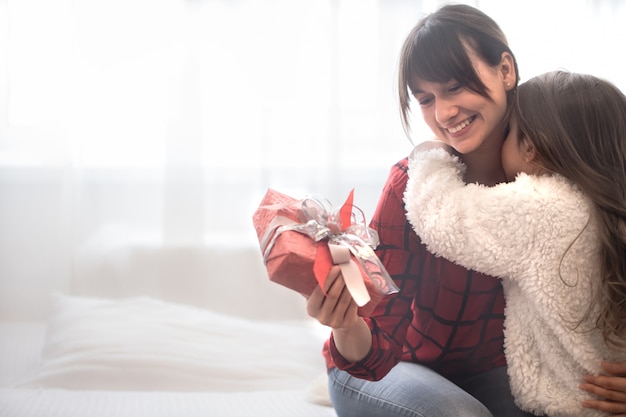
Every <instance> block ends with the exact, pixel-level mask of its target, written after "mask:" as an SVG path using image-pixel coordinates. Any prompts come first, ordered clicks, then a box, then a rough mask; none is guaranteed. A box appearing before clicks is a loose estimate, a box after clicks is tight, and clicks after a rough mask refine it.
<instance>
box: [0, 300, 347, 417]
mask: <svg viewBox="0 0 626 417" xmlns="http://www.w3.org/2000/svg"><path fill="white" fill-rule="evenodd" d="M73 301H75V300H72V302H73ZM144 301H145V300H144ZM92 306H93V305H92ZM73 307H76V305H75V304H73ZM100 307H101V306H99V308H100ZM171 307H172V308H173V309H174V310H171V311H169V314H170V318H172V313H173V312H174V311H175V310H176V309H177V308H178V307H176V306H171ZM180 311H183V312H184V314H188V313H189V311H187V307H182V310H179V313H180ZM64 312H65V313H67V311H66V310H64ZM78 312H79V311H74V313H78ZM81 314H82V313H81ZM200 314H201V315H202V314H203V313H202V312H201V313H200ZM83 317H87V318H88V315H86V316H83ZM202 317H203V318H204V319H206V318H207V317H212V315H211V314H208V315H206V316H204V315H203V316H202ZM216 317H217V316H216ZM98 318H99V319H101V318H102V316H98ZM56 319H57V321H56V324H54V325H51V324H50V323H39V322H37V323H34V322H2V323H0V416H1V417H85V416H90V417H100V416H102V417H105V416H106V417H121V416H129V417H143V416H145V417H159V416H184V417H193V416H203V417H206V416H215V417H239V416H241V417H243V416H246V417H247V416H267V417H282V416H284V417H287V416H289V417H294V416H295V417H308V416H310V417H317V416H319V417H335V416H336V414H335V412H334V410H333V409H332V408H331V407H329V406H327V405H323V403H325V402H326V401H327V399H326V397H325V395H324V393H322V394H320V393H319V390H320V387H322V389H323V383H321V384H320V382H321V381H323V367H321V366H319V365H320V364H321V363H322V362H323V361H321V352H320V353H319V355H320V356H319V357H317V356H316V357H314V358H313V357H311V356H310V354H311V352H314V351H315V352H319V349H321V344H320V340H321V335H318V336H315V334H314V333H311V332H308V331H307V332H299V333H294V334H292V335H285V337H289V336H291V339H290V342H289V343H287V344H284V345H282V344H281V345H279V346H285V350H284V351H281V350H280V349H277V350H274V352H273V354H275V355H276V357H283V359H284V361H285V362H284V363H283V364H282V365H281V366H286V365H288V364H289V361H294V366H295V365H297V367H298V368H297V369H298V371H297V372H295V373H294V374H293V375H290V378H287V379H285V381H284V382H285V383H284V384H280V383H279V382H280V381H276V380H268V381H270V382H271V383H270V384H268V385H267V386H264V385H263V384H261V383H259V381H257V383H255V384H250V383H249V381H246V380H245V373H240V375H241V376H242V379H241V387H242V389H241V390H239V391H238V390H237V389H236V387H235V386H234V385H233V383H234V382H233V381H235V379H231V381H230V382H229V384H230V385H229V386H228V387H225V388H224V389H219V387H217V386H216V385H212V388H211V389H208V390H203V389H200V388H198V386H193V384H196V385H197V380H193V384H192V385H190V386H189V387H187V388H193V389H189V390H185V389H167V390H163V389H161V388H167V387H168V386H169V385H168V382H167V381H165V382H162V383H159V382H158V381H156V382H155V384H154V385H153V387H151V388H150V389H141V388H142V387H141V385H137V384H141V383H140V382H137V381H141V380H140V379H136V380H135V381H134V382H133V383H129V385H128V387H126V388H129V389H120V387H119V386H117V387H109V388H107V389H100V387H99V384H100V383H101V381H100V380H99V379H98V378H97V377H98V372H94V374H93V377H92V378H90V377H89V375H88V374H86V373H84V372H74V371H75V370H76V369H78V370H79V371H80V370H81V369H82V370H83V371H84V369H86V368H84V366H85V363H86V362H88V361H90V360H92V357H91V356H89V355H90V354H91V353H89V354H87V355H85V354H84V353H85V352H82V351H81V352H80V353H81V355H79V356H78V358H79V359H76V356H75V354H76V352H75V351H72V352H71V355H70V356H67V355H66V354H67V348H66V349H65V350H63V349H61V350H59V349H58V348H59V345H58V343H57V345H56V347H55V348H54V349H53V348H52V347H51V346H52V344H51V342H52V340H56V342H59V337H62V341H65V342H67V343H66V347H67V346H73V345H72V344H75V342H76V340H73V339H72V337H74V336H77V337H79V338H83V339H84V340H89V339H90V336H89V335H88V334H75V333H76V332H75V330H76V329H77V328H78V327H79V326H78V325H79V324H78V323H72V322H71V321H70V322H69V325H68V323H67V322H63V320H61V323H62V324H63V326H62V327H61V328H58V326H59V317H58V316H57V317H56ZM222 319H223V317H222ZM64 320H66V321H67V320H68V317H67V316H65V319H64ZM131 322H132V321H131ZM222 322H223V320H222ZM85 324H88V325H90V323H89V322H87V323H85V322H84V321H81V323H80V325H81V326H83V330H85V329H88V327H89V326H87V327H84V325H85ZM203 324H207V323H206V322H203ZM228 324H229V326H230V332H231V333H230V336H228V335H226V338H225V339H223V340H221V341H220V340H219V339H216V340H215V342H216V343H217V344H220V343H221V346H225V347H228V346H231V347H232V346H233V345H232V343H234V342H236V340H235V339H233V338H232V336H233V334H237V332H238V330H243V331H250V329H251V328H250V327H249V326H255V323H254V322H251V321H247V320H239V319H236V318H233V320H231V321H228ZM275 324H276V326H275V327H273V325H272V322H264V323H259V326H255V327H256V334H255V338H256V339H257V340H258V346H261V347H262V346H263V344H264V343H267V341H268V340H265V339H264V335H267V336H268V337H270V338H271V337H274V338H275V337H277V333H276V331H279V332H280V331H284V330H285V329H286V328H287V327H289V326H291V324H288V323H287V324H286V323H275ZM54 326H57V328H56V329H55V327H54ZM72 326H74V327H72ZM77 326H78V327H77ZM233 326H235V327H233ZM236 326H240V328H239V329H238V328H236ZM122 327H123V326H122ZM100 330H101V329H100ZM221 331H222V332H223V331H224V328H222V329H221ZM46 332H47V333H46ZM64 332H65V333H64ZM68 332H69V333H70V334H68ZM219 333H220V329H216V332H215V333H214V334H213V337H217V336H216V335H217V334H219ZM181 334H183V333H181ZM112 335H114V336H115V335H116V334H115V333H112ZM55 337H56V339H54V338H55ZM99 337H100V338H101V339H100V340H98V341H94V340H93V339H92V340H91V342H97V343H100V342H102V343H105V344H106V343H107V341H106V335H103V334H100V336H99ZM128 340H132V339H128ZM229 344H231V345H229ZM266 346H268V345H266ZM299 346H300V348H302V356H301V357H300V356H299V355H298V354H294V350H296V349H298V347H299ZM312 347H313V350H312ZM80 349H82V347H81V348H80ZM80 349H79V350H80ZM42 352H44V354H43V355H42ZM46 352H47V353H46ZM89 352H91V351H89ZM244 353H245V350H239V349H236V350H234V351H230V352H224V355H226V356H224V357H225V358H226V357H227V358H229V359H232V358H233V357H236V356H237V355H242V354H244ZM266 353H267V352H266ZM97 354H98V355H101V354H102V352H98V353H97ZM160 354H162V352H160ZM300 360H303V361H304V363H300V362H299V361H300ZM59 361H60V362H59ZM77 361H78V362H77ZM242 363H245V364H246V366H250V362H245V361H242ZM59 364H65V365H69V366H66V367H65V368H63V367H60V365H59ZM225 365H226V366H225V370H227V368H228V364H227V363H225ZM110 369H115V368H109V370H110ZM163 369H165V370H164V371H163V373H164V375H160V377H161V378H162V377H166V376H167V375H166V371H167V369H168V368H167V365H165V366H164V367H163ZM210 369H211V368H203V372H210ZM233 369H234V370H235V371H237V365H236V364H233ZM260 369H263V368H260ZM51 370H52V371H54V372H56V373H54V372H53V374H54V375H55V377H52V378H51V377H50V375H51V374H50V371H51ZM239 371H241V369H239ZM283 371H284V370H283ZM59 372H60V373H59ZM256 372H257V373H258V372H259V371H258V370H257V371H256ZM59 375H61V377H59V378H57V377H58V376H59ZM119 376H120V377H121V378H123V377H124V373H123V372H122V373H121V374H120V375H119ZM297 376H299V377H300V380H296V379H294V378H296V377H297ZM76 378H79V379H80V380H82V381H84V384H77V381H76ZM25 382H27V383H26V384H25ZM70 382H71V383H70ZM131 382H132V381H131ZM64 384H65V385H67V386H69V387H70V388H68V387H67V386H65V387H64V386H63V385H64ZM68 384H69V385H68ZM72 384H74V385H72ZM133 384H134V385H133ZM176 387H177V386H176V385H174V386H169V388H176ZM111 388H112V389H111ZM155 388H156V389H155ZM314 389H317V390H318V391H317V393H316V392H315V391H314Z"/></svg>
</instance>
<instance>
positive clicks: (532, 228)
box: [404, 147, 588, 277]
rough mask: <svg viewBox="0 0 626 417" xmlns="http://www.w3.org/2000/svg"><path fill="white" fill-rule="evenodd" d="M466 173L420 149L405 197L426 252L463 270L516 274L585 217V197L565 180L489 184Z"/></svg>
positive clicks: (564, 240) (441, 153)
mask: <svg viewBox="0 0 626 417" xmlns="http://www.w3.org/2000/svg"><path fill="white" fill-rule="evenodd" d="M464 171H465V166H464V165H463V163H462V162H461V161H460V159H459V158H458V157H456V156H455V155H451V154H450V153H449V152H447V151H446V150H445V149H427V150H422V148H421V147H418V148H417V149H416V152H414V153H413V155H412V157H411V161H410V165H409V180H408V183H407V188H406V191H405V194H404V199H405V204H406V208H407V218H408V219H409V221H410V222H411V224H412V226H413V228H414V229H415V231H416V233H417V234H418V235H419V236H420V238H421V239H422V241H423V242H424V243H425V244H426V245H427V246H428V248H429V250H431V251H432V252H433V253H435V254H437V255H439V256H443V257H444V258H448V259H450V260H452V261H454V262H457V263H459V264H461V265H463V266H465V267H466V268H469V269H474V270H477V271H481V272H484V273H487V274H489V275H493V276H500V277H508V276H511V275H518V273H519V272H521V271H524V270H528V268H529V264H528V263H529V262H534V260H536V259H539V258H540V256H539V255H540V254H541V255H542V256H543V257H545V254H546V251H547V250H548V251H550V250H552V249H554V250H555V251H557V252H558V253H559V254H562V253H563V250H564V249H562V248H563V247H565V248H566V247H567V245H568V244H569V243H571V241H572V240H573V239H574V238H575V236H576V235H577V233H578V232H579V231H580V230H581V229H582V228H583V227H584V225H585V224H586V222H587V217H588V214H587V211H586V210H584V209H583V208H582V207H583V205H584V202H582V197H581V196H580V195H579V194H577V193H575V192H574V191H573V189H572V186H571V185H570V184H569V183H567V182H566V181H564V180H563V179H560V178H555V177H533V176H528V175H521V176H519V177H518V178H517V180H516V181H515V182H513V183H508V184H498V185H496V186H494V187H486V186H483V185H479V184H465V183H464V182H463V174H464ZM563 213H568V216H563Z"/></svg>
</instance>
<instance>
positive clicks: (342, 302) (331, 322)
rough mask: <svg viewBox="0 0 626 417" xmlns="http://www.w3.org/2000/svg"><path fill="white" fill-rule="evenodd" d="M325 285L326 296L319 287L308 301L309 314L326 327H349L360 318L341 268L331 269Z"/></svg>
mask: <svg viewBox="0 0 626 417" xmlns="http://www.w3.org/2000/svg"><path fill="white" fill-rule="evenodd" d="M325 285H326V287H327V290H326V294H324V292H323V291H322V289H321V288H320V287H319V286H317V287H315V289H314V290H313V292H312V293H311V295H310V297H309V299H308V301H307V313H308V314H309V316H311V317H313V318H315V319H317V320H318V321H319V322H320V323H322V324H323V325H325V326H329V327H332V328H341V327H347V326H350V325H352V324H354V321H356V319H357V318H358V316H357V314H356V311H357V306H356V303H355V302H354V301H353V299H352V296H351V295H350V292H349V291H348V289H347V287H346V285H345V282H344V280H343V276H342V275H341V270H340V269H339V267H333V268H331V270H330V272H329V274H328V276H327V278H326V282H325Z"/></svg>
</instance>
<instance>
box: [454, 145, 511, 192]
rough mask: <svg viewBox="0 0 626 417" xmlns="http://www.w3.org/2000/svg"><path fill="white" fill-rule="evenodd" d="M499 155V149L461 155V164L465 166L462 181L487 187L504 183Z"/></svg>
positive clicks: (504, 178) (504, 177)
mask: <svg viewBox="0 0 626 417" xmlns="http://www.w3.org/2000/svg"><path fill="white" fill-rule="evenodd" d="M500 155H501V152H500V149H499V148H497V149H495V150H493V151H490V152H485V151H481V152H478V151H475V152H472V153H469V154H465V155H463V162H465V165H466V166H467V169H466V171H465V176H464V177H463V180H464V181H465V182H466V183H478V184H483V185H487V186H492V185H496V184H499V183H501V182H506V176H505V174H504V169H503V168H502V162H501V159H500V158H501V156H500Z"/></svg>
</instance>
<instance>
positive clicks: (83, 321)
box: [20, 294, 324, 391]
mask: <svg viewBox="0 0 626 417" xmlns="http://www.w3.org/2000/svg"><path fill="white" fill-rule="evenodd" d="M52 304H53V308H52V314H51V317H50V320H49V322H48V327H47V333H46V339H45V345H44V348H43V352H42V364H41V369H40V370H39V371H38V372H37V373H36V374H35V375H32V376H31V377H30V378H29V379H28V380H27V381H25V382H24V383H23V384H21V385H20V386H21V387H52V388H65V389H74V390H160V391H250V390H259V389H294V388H299V387H302V388H305V387H308V386H309V385H310V384H311V381H312V380H314V379H315V377H316V376H318V375H319V374H320V371H322V370H323V369H324V364H323V358H322V355H321V347H322V340H323V337H324V336H323V335H322V334H321V333H320V331H319V327H316V326H315V325H314V323H313V322H310V321H297V322H267V321H254V320H246V319H242V318H237V317H232V316H227V315H222V314H217V313H214V312H211V311H208V310H204V309H200V308H197V307H192V306H188V305H181V304H173V303H167V302H164V301H160V300H156V299H153V298H149V297H133V298H126V299H98V298H86V297H73V296H67V295H62V294H55V295H54V296H53V303H52Z"/></svg>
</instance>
